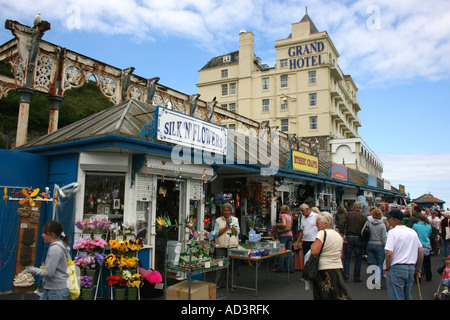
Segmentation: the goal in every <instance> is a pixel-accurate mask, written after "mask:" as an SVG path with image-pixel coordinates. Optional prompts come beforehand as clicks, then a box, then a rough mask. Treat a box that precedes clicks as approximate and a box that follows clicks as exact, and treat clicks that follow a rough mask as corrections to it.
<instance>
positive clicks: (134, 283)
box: [122, 270, 144, 288]
mask: <svg viewBox="0 0 450 320" xmlns="http://www.w3.org/2000/svg"><path fill="white" fill-rule="evenodd" d="M122 277H123V278H124V279H125V280H126V281H127V287H128V288H139V287H142V286H143V285H144V276H142V275H141V274H139V273H135V274H132V273H131V272H130V271H128V270H125V271H123V272H122Z"/></svg>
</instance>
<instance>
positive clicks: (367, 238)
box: [361, 221, 370, 243]
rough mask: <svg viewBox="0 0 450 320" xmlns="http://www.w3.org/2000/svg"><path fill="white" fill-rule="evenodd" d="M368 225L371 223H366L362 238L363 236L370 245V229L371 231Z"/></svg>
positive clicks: (364, 240)
mask: <svg viewBox="0 0 450 320" xmlns="http://www.w3.org/2000/svg"><path fill="white" fill-rule="evenodd" d="M368 223H369V221H366V223H365V224H364V226H363V227H362V230H361V236H362V239H363V242H364V243H368V242H369V240H370V229H369V226H368Z"/></svg>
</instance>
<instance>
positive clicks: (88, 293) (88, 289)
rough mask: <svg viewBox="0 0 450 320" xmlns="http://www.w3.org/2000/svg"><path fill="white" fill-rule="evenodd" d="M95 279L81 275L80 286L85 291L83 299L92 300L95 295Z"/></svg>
mask: <svg viewBox="0 0 450 320" xmlns="http://www.w3.org/2000/svg"><path fill="white" fill-rule="evenodd" d="M92 281H93V279H92V277H90V276H81V277H80V286H81V290H82V292H83V300H92V299H93V297H94V295H93V293H94V288H93V287H92V283H93V282H92Z"/></svg>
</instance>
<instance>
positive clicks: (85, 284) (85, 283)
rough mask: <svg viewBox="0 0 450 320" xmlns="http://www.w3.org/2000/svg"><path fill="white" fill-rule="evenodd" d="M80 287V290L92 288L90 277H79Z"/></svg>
mask: <svg viewBox="0 0 450 320" xmlns="http://www.w3.org/2000/svg"><path fill="white" fill-rule="evenodd" d="M80 285H81V287H82V288H86V289H89V288H90V287H92V277H90V276H81V278H80Z"/></svg>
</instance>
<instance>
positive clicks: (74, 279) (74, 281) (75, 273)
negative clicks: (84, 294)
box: [67, 256, 80, 300]
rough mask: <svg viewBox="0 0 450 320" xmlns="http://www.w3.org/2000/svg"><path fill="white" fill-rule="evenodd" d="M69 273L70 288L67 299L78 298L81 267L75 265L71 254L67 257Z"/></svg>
mask: <svg viewBox="0 0 450 320" xmlns="http://www.w3.org/2000/svg"><path fill="white" fill-rule="evenodd" d="M67 274H68V275H69V277H68V278H67V287H68V288H69V296H68V297H67V299H69V300H76V299H78V297H79V296H80V283H79V278H80V268H79V267H78V266H76V265H75V262H73V261H72V259H70V256H69V257H68V259H67Z"/></svg>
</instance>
